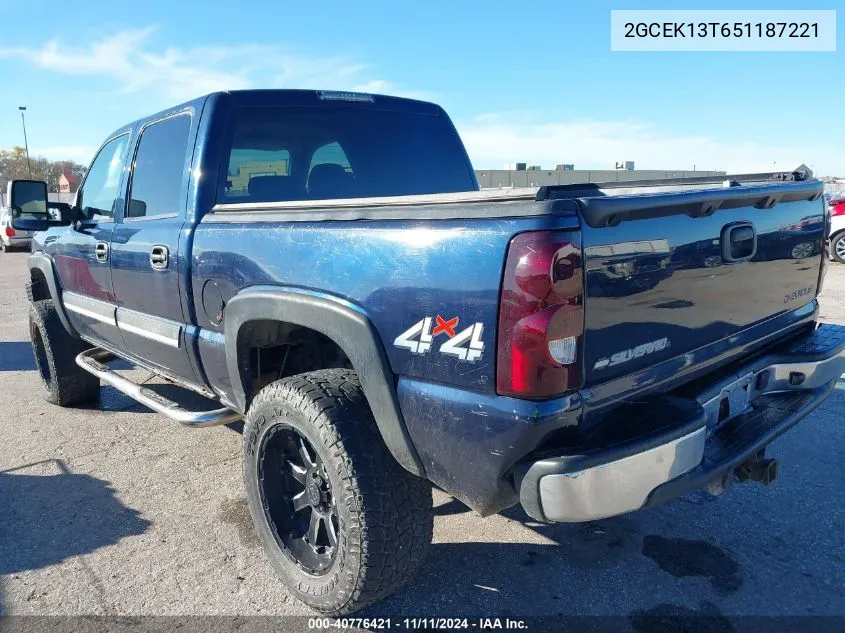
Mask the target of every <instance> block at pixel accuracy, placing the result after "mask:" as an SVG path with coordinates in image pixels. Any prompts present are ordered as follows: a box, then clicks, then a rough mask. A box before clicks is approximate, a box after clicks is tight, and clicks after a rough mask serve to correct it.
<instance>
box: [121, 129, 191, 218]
mask: <svg viewBox="0 0 845 633" xmlns="http://www.w3.org/2000/svg"><path fill="white" fill-rule="evenodd" d="M190 132H191V117H190V115H188V114H180V115H177V116H174V117H170V118H169V119H164V120H163V121H158V122H156V123H152V124H150V125H148V126H147V127H145V128H144V130H143V132H142V133H141V140H140V141H139V143H138V151H137V152H136V154H135V163H134V166H133V168H132V183H131V185H130V193H129V205H128V207H127V211H126V217H127V219H130V220H131V219H139V218H153V217H164V216H168V217H172V216H175V215H178V214H179V211H180V209H181V207H182V200H183V199H184V198H183V195H182V181H183V179H184V176H185V172H186V170H187V165H186V158H187V153H188V140H189V137H190Z"/></svg>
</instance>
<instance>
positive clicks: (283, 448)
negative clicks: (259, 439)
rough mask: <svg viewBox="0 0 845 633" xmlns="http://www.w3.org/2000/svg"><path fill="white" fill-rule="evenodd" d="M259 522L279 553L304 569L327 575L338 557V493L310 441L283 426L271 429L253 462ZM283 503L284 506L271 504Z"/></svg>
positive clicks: (310, 572)
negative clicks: (265, 526)
mask: <svg viewBox="0 0 845 633" xmlns="http://www.w3.org/2000/svg"><path fill="white" fill-rule="evenodd" d="M258 480H259V486H260V493H261V500H262V506H263V507H264V518H265V520H267V521H268V522H269V524H270V526H271V529H272V530H273V533H274V536H275V537H276V538H277V541H278V543H279V545H280V546H281V548H282V552H283V553H284V554H285V556H287V557H288V558H289V559H290V560H291V562H293V563H294V564H295V565H297V566H298V567H299V568H301V569H302V570H303V571H305V572H307V573H309V574H312V575H315V576H320V575H323V574H324V573H326V571H327V570H328V569H329V568H330V567H331V563H332V562H333V561H334V559H335V555H336V554H337V547H338V542H337V534H338V531H339V530H340V525H339V521H338V514H337V505H336V504H337V495H336V491H335V490H334V489H333V488H332V484H331V480H330V478H329V474H328V471H327V470H326V466H325V464H324V463H323V461H322V460H321V459H320V457H319V455H318V454H317V453H316V452H315V450H314V447H313V446H312V445H311V442H310V441H309V440H308V439H307V438H306V437H305V436H304V435H302V434H300V433H299V432H298V431H297V430H296V429H295V428H293V427H291V426H290V425H287V424H277V425H274V426H273V427H272V428H271V429H270V431H269V432H268V433H267V435H266V436H265V439H264V443H263V445H262V451H261V459H260V461H259V464H258ZM282 498H284V499H285V501H286V502H285V503H274V502H273V501H274V500H277V499H282Z"/></svg>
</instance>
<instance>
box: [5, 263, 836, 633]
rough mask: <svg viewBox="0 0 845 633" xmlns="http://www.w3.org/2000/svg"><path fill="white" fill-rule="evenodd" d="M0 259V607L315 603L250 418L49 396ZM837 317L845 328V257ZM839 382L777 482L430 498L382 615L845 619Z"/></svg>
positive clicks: (785, 443) (173, 608)
mask: <svg viewBox="0 0 845 633" xmlns="http://www.w3.org/2000/svg"><path fill="white" fill-rule="evenodd" d="M26 257H27V255H26V253H11V254H2V255H0V414H1V415H2V423H0V614H7V615H10V614H22V615H23V614H27V615H63V614H103V615H109V614H111V615H144V614H167V615H195V614H225V615H243V616H246V615H282V614H310V613H311V612H310V611H309V610H308V609H307V608H306V607H304V606H303V605H301V604H300V603H298V602H297V601H295V600H294V599H293V598H292V597H291V596H289V595H288V593H287V592H286V591H285V589H284V588H283V587H282V586H281V584H280V583H279V582H277V580H276V579H275V577H274V575H273V572H272V571H271V569H270V566H269V565H268V563H267V562H266V561H265V559H264V556H263V554H262V551H261V549H260V547H259V545H258V542H257V539H256V537H255V534H254V532H253V529H252V526H251V523H250V519H249V516H248V512H247V509H246V504H245V499H244V496H243V492H242V486H241V473H240V467H241V436H240V434H239V433H238V432H237V429H232V428H228V427H215V428H211V429H205V430H193V429H186V428H182V427H180V426H178V425H176V424H174V423H172V422H169V421H168V420H166V419H165V418H163V417H162V416H160V415H157V414H155V413H153V412H151V411H149V410H148V409H145V408H144V407H142V406H140V405H138V404H136V403H134V402H133V401H132V400H129V399H128V398H126V397H124V396H123V395H122V394H119V393H118V392H115V391H114V390H113V389H111V388H103V389H102V394H101V402H100V404H99V405H95V406H92V407H91V408H77V409H60V408H57V407H54V406H51V405H49V404H47V403H45V402H44V401H43V400H42V399H41V396H40V393H39V390H38V384H37V380H38V378H37V376H36V375H35V371H34V364H33V360H32V353H31V351H30V344H29V334H28V326H27V300H26V296H25V293H24V288H23V283H24V275H25V264H26ZM821 313H822V316H823V318H824V319H825V320H828V321H833V322H840V323H845V266H840V265H837V264H832V265H831V271H830V273H829V275H828V277H827V282H826V287H825V290H824V293H823V296H822V309H821ZM843 423H845V379H843V380H842V381H841V382H840V388H839V390H837V391H836V392H835V393H834V395H833V396H832V397H831V398H830V400H828V401H827V402H826V403H825V404H824V405H823V406H822V407H821V408H820V409H819V410H817V411H816V412H815V413H813V414H812V415H811V416H810V417H809V418H807V419H806V420H805V421H804V422H802V423H801V424H800V425H799V426H798V427H796V428H795V429H793V430H792V431H791V432H789V433H788V434H787V435H786V436H784V437H783V438H781V439H780V440H778V441H777V442H776V443H775V444H774V445H773V446H772V447H771V448H770V451H769V453H770V454H771V455H772V456H775V457H777V458H779V461H780V478H779V479H778V481H777V482H776V483H775V484H774V485H773V486H772V487H770V488H765V487H763V486H761V485H758V484H748V485H742V486H737V487H735V488H734V489H733V490H731V491H730V492H729V493H727V494H726V495H723V496H721V497H719V498H712V497H708V496H706V495H705V494H704V493H696V494H693V495H690V496H688V497H685V498H683V499H681V500H679V501H676V502H674V503H672V504H670V505H667V506H664V507H662V508H657V509H653V510H648V511H644V512H641V513H636V514H633V515H628V516H623V517H619V518H615V519H609V520H605V521H599V522H595V523H589V524H581V525H557V526H544V525H540V524H537V523H534V522H532V521H530V520H529V519H528V517H526V516H525V515H524V514H523V513H522V512H521V511H519V510H510V511H507V512H505V513H504V514H503V515H497V516H493V517H489V518H486V519H480V518H478V517H477V516H475V515H474V514H473V513H472V512H470V511H468V510H467V509H466V508H465V507H464V506H462V505H461V504H460V503H458V502H456V501H453V500H451V499H450V498H449V497H447V496H446V495H443V494H441V493H437V494H436V495H435V504H436V505H437V509H436V512H437V519H436V523H435V540H434V545H433V546H432V547H431V550H430V554H429V557H428V562H427V564H426V566H425V567H424V569H423V570H422V572H421V573H420V575H419V577H418V578H417V580H416V582H415V583H414V584H413V585H412V586H410V587H408V588H406V589H405V590H404V591H403V592H402V593H400V594H399V595H397V596H395V597H392V598H390V599H389V600H387V601H385V602H383V603H381V604H379V605H377V606H376V607H373V608H372V609H370V611H369V615H384V616H387V615H392V616H395V617H398V616H400V615H401V616H403V617H404V616H417V617H422V616H447V617H448V616H458V615H467V616H469V615H482V614H489V615H499V616H510V617H515V616H527V615H556V614H579V615H593V614H596V615H614V616H623V617H624V618H627V619H628V621H629V622H630V625H631V627H632V629H634V630H645V629H647V628H649V627H648V626H647V624H643V623H644V622H645V623H648V622H649V621H650V620H649V619H648V618H649V617H652V616H660V615H661V614H665V613H679V614H685V613H690V614H695V613H702V614H708V615H714V616H720V615H724V616H735V615H805V614H814V615H840V616H842V615H845V537H843V533H845V503H843V502H845V493H843V484H845V461H844V460H843V458H842V455H843V451H842V446H843V440H845V424H843Z"/></svg>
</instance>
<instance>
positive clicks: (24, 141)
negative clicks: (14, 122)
mask: <svg viewBox="0 0 845 633" xmlns="http://www.w3.org/2000/svg"><path fill="white" fill-rule="evenodd" d="M18 110H20V111H21V122H22V123H23V144H24V148H25V149H26V168H27V171H29V177H30V179H31V178H32V165H31V164H30V162H29V142H28V141H27V140H26V117H24V114H23V113H24V112H26V106H18Z"/></svg>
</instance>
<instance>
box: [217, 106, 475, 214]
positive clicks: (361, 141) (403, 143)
mask: <svg viewBox="0 0 845 633" xmlns="http://www.w3.org/2000/svg"><path fill="white" fill-rule="evenodd" d="M223 164H224V165H226V170H225V172H224V174H223V177H222V178H221V179H220V183H219V188H218V195H217V201H218V203H255V202H284V201H301V200H328V199H338V198H362V197H379V196H401V195H414V194H429V193H452V192H457V191H473V190H475V189H476V184H475V179H474V177H473V174H472V171H471V168H470V166H469V164H468V162H467V160H466V154H465V152H464V149H463V146H462V145H461V143H460V139H459V138H458V136H457V134H456V133H455V131H454V128H452V126H451V124H450V123H449V122H448V120H447V119H445V118H443V117H441V116H438V115H435V114H421V113H418V112H415V113H410V112H403V111H399V110H380V109H375V108H354V107H343V106H338V107H311V108H308V107H244V108H239V109H236V110H235V111H234V113H233V115H232V118H231V122H230V126H229V132H228V139H227V143H226V146H225V149H224V163H223Z"/></svg>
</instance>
